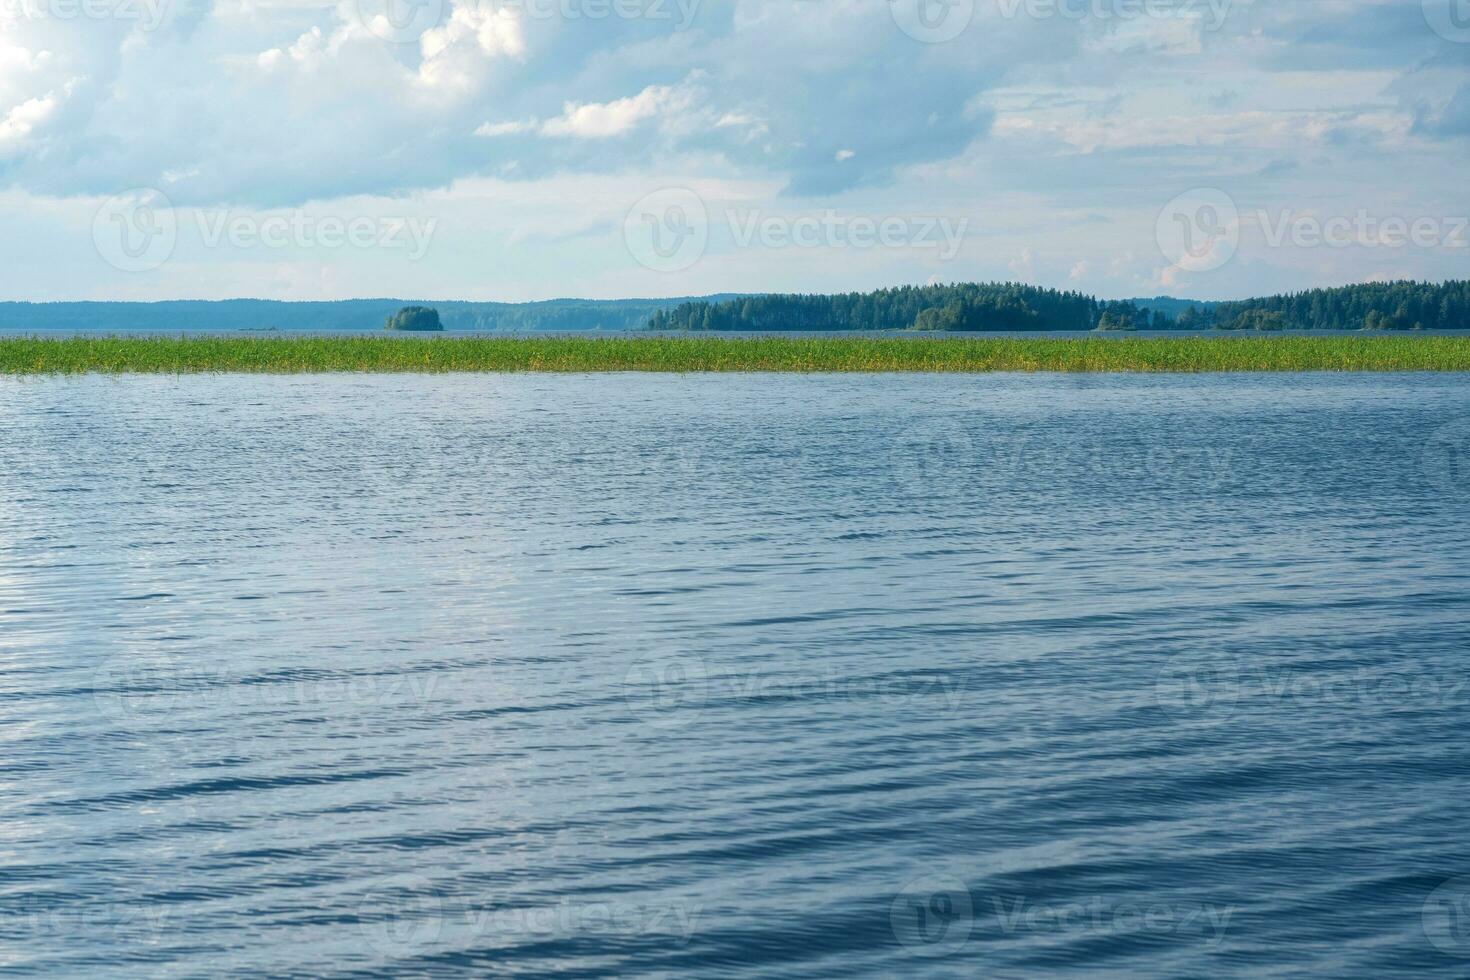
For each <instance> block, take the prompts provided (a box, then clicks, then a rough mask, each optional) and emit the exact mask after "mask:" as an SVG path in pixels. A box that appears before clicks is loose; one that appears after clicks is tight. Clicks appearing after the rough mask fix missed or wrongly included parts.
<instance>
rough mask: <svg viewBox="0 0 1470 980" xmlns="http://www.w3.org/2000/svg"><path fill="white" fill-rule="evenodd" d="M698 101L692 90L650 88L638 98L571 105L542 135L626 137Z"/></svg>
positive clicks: (663, 86)
mask: <svg viewBox="0 0 1470 980" xmlns="http://www.w3.org/2000/svg"><path fill="white" fill-rule="evenodd" d="M694 99H695V96H694V95H693V94H692V93H691V92H689V91H688V90H683V89H676V88H671V87H669V86H666V85H650V86H649V87H648V88H646V89H644V90H643V91H642V92H639V93H638V94H637V95H635V96H631V97H630V98H626V99H618V100H616V101H613V102H604V103H596V102H591V103H577V102H568V103H567V104H566V106H565V108H564V109H563V111H562V114H561V116H559V117H558V118H556V119H548V120H547V121H546V122H545V123H543V124H542V125H541V132H542V133H543V134H544V135H546V136H567V137H574V138H576V139H608V138H610V137H613V136H622V135H624V134H626V133H628V132H630V131H631V130H632V129H633V128H634V127H635V126H637V125H638V124H639V123H641V122H643V121H644V120H647V119H653V118H655V117H657V116H663V115H670V114H674V113H678V112H682V111H685V110H687V109H689V108H690V107H691V105H692V104H693V102H694Z"/></svg>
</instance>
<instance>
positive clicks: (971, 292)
mask: <svg viewBox="0 0 1470 980" xmlns="http://www.w3.org/2000/svg"><path fill="white" fill-rule="evenodd" d="M1109 305H1116V306H1117V309H1118V310H1119V311H1122V310H1124V309H1126V310H1127V312H1128V314H1129V315H1130V316H1132V315H1134V314H1136V313H1138V310H1137V308H1136V307H1134V306H1133V305H1132V304H1131V303H1119V304H1109ZM1103 307H1104V304H1100V303H1099V302H1098V301H1097V300H1095V299H1093V298H1092V297H1090V296H1084V295H1082V294H1081V293H1064V292H1060V291H1058V290H1055V289H1041V288H1038V287H1036V286H1026V285H1021V284H1019V283H994V284H987V285H981V284H976V283H961V284H957V285H951V286H900V287H898V288H895V289H880V290H878V291H877V292H872V293H841V294H838V295H835V296H820V295H811V296H783V295H766V296H744V297H740V298H737V299H731V300H726V301H724V302H721V303H711V302H704V301H699V302H692V303H681V304H680V305H679V306H676V307H675V308H673V309H672V310H668V311H661V312H659V313H656V314H654V316H653V318H652V319H651V320H650V322H649V326H651V327H652V328H653V329H655V330H755V331H766V330H770V331H779V330H908V329H921V330H1091V329H1093V328H1094V327H1096V326H1097V324H1098V321H1099V317H1100V316H1101V312H1102V309H1103Z"/></svg>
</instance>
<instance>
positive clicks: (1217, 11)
mask: <svg viewBox="0 0 1470 980" xmlns="http://www.w3.org/2000/svg"><path fill="white" fill-rule="evenodd" d="M0 26H3V30H0V219H3V221H4V222H5V226H6V234H5V235H4V236H0V268H3V270H4V272H3V274H0V276H3V278H0V298H5V299H33V300H52V299H163V298H179V297H191V298H220V297H227V296H262V297H274V298H283V299H332V298H343V297H350V296H382V295H392V296H400V297H413V298H431V299H433V298H472V299H506V300H523V299H543V298H550V297H556V296H590V297H618V296H672V295H690V294H701V293H708V292H720V291H788V290H790V291H829V290H846V289H866V288H872V287H877V286H885V285H894V284H900V283H923V282H935V281H956V280H977V279H978V280H989V279H1019V280H1024V281H1027V282H1033V283H1037V284H1041V285H1049V286H1059V287H1067V288H1077V289H1082V290H1086V291H1089V292H1095V293H1098V294H1101V295H1104V296H1148V295H1155V294H1159V293H1171V294H1174V295H1186V296H1195V297H1201V298H1226V297H1236V296H1244V295H1249V294H1253V293H1263V292H1274V291H1281V290H1290V289H1298V288H1304V287H1309V286H1320V285H1337V284H1343V283H1349V282H1359V281H1368V280H1373V279H1384V278H1401V277H1412V278H1428V279H1443V278H1461V277H1466V276H1467V275H1470V242H1467V241H1466V236H1467V233H1466V231H1465V229H1464V226H1463V225H1462V224H1461V219H1462V218H1463V217H1464V216H1465V215H1470V193H1467V190H1466V189H1467V180H1466V161H1467V160H1470V152H1467V151H1470V0H1272V2H1265V0H340V2H336V3H333V2H330V0H327V2H315V3H313V2H306V0H213V2H211V0H0Z"/></svg>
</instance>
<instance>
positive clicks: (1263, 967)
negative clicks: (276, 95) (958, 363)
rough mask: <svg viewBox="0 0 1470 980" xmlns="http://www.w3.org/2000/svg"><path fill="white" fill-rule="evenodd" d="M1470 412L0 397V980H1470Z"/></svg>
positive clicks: (639, 387) (801, 392) (206, 387)
mask: <svg viewBox="0 0 1470 980" xmlns="http://www.w3.org/2000/svg"><path fill="white" fill-rule="evenodd" d="M1467 450H1470V378H1466V377H1463V376H1433V377H1430V376H1372V375H1354V376H1312V377H1292V376H1205V377H1129V376H1075V377H1054V376H1038V377H1017V376H1003V375H998V376H980V377H966V376H937V377H936V376H918V375H911V376H818V377H798V376H718V377H715V376H692V377H677V376H637V375H621V376H574V377H572V376H569V377H563V376H473V377H471V376H458V377H456V376H431V377H417V376H415V377H399V376H327V377H309V376H308V377H250V378H244V377H236V376H204V377H185V378H157V377H150V378H121V379H111V378H97V377H86V378H75V379H25V380H15V379H6V380H4V381H0V705H3V710H4V717H5V720H6V723H5V725H4V726H3V727H0V766H3V779H4V784H5V785H4V788H5V792H4V794H3V795H0V971H3V972H6V973H11V974H28V973H34V974H47V975H70V976H83V975H85V976H112V975H115V976H128V977H137V976H207V975H221V974H225V973H229V974H231V975H250V974H255V975H267V974H269V975H273V976H283V975H296V976H312V977H329V976H345V975H359V976H361V975H369V974H373V973H384V972H388V971H397V972H398V973H400V974H403V975H414V976H431V975H440V974H444V975H449V974H475V975H485V974H493V975H517V974H522V973H524V974H539V975H547V974H550V973H553V972H554V973H556V974H558V975H561V976H667V977H686V976H698V977H735V976H741V977H744V976H760V977H832V976H862V977H874V978H878V977H895V976H941V977H948V976H953V977H966V978H969V977H977V976H989V977H1035V976H1054V975H1077V976H1083V975H1086V976H1118V977H1160V978H1163V977H1180V976H1211V977H1214V976H1252V977H1255V976H1305V975H1309V974H1315V975H1328V976H1336V977H1349V976H1361V977H1374V978H1382V977H1396V976H1404V977H1409V976H1426V975H1428V976H1443V977H1463V976H1465V975H1467V974H1470V877H1467V876H1470V834H1467V831H1470V715H1467V708H1470V685H1467V675H1470V665H1467V650H1470V537H1467V532H1470V465H1467V464H1470V455H1467Z"/></svg>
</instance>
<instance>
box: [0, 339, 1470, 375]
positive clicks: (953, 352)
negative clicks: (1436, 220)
mask: <svg viewBox="0 0 1470 980" xmlns="http://www.w3.org/2000/svg"><path fill="white" fill-rule="evenodd" d="M327 371H349V372H353V371H361V372H389V371H404V372H446V371H477V372H486V371H562V372H566V371H675V372H683V371H810V372H816V371H871V372H877V371H942V372H967V371H968V372H982V371H1066V372H1079V371H1118V372H1201V371H1470V337H1443V336H1433V337H1425V336H1403V337H1399V336H1389V337H1385V336H1363V337H1340V336H1334V337H1301V336H1290V337H1284V336H1277V337H1228V338H1219V337H1178V338H1167V339H1156V338H1115V337H1098V338H1086V339H1080V340H1078V339H1048V338H1045V337H1039V338H1026V339H1013V338H1004V337H973V336H969V337H946V338H883V339H870V338H845V337H836V338H832V337H821V338H811V337H779V336H778V337H719V336H682V335H681V336H651V337H610V338H604V337H536V338H494V337H485V338H479V337H475V338H458V337H433V338H429V337H342V336H313V337H209V336H191V337H66V338H60V339H45V338H36V337H29V338H11V339H0V373H5V374H79V373H86V372H99V373H106V374H121V373H162V374H190V373H199V372H259V373H281V374H287V373H310V372H327Z"/></svg>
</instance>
